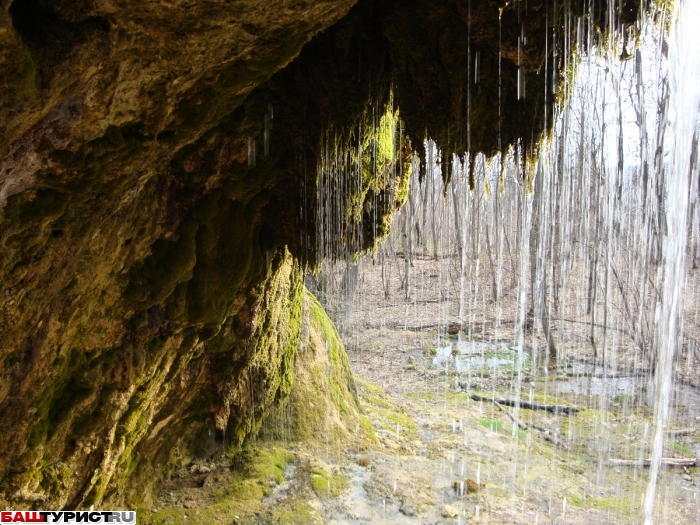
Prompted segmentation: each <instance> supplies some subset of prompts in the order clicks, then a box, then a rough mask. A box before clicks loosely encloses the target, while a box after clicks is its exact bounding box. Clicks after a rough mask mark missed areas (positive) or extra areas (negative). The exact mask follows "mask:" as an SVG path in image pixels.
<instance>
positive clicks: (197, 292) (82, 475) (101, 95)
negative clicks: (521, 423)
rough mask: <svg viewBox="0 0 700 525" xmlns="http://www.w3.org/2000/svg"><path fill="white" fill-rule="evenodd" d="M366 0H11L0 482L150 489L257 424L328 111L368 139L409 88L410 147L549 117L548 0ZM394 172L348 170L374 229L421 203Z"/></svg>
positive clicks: (4, 42)
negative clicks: (521, 89) (525, 83)
mask: <svg viewBox="0 0 700 525" xmlns="http://www.w3.org/2000/svg"><path fill="white" fill-rule="evenodd" d="M353 4H354V2H353V0H329V1H321V2H318V1H304V0H293V1H291V0H290V1H287V0H283V1H280V2H272V3H271V2H259V1H256V0H250V1H242V2H228V1H217V0H208V1H201V2H195V1H190V0H182V1H179V0H173V1H168V0H162V1H148V2H142V1H132V0H123V1H113V0H107V1H99V2H98V1H93V0H81V1H79V2H75V1H68V0H54V1H52V0H14V1H12V0H5V1H4V2H2V3H0V90H1V94H0V154H1V156H2V160H0V212H1V213H2V215H1V216H0V288H1V293H2V301H0V340H1V341H2V345H1V347H0V505H2V506H5V505H13V506H15V507H17V508H27V507H32V506H34V507H43V508H60V507H67V508H79V507H89V506H90V505H100V504H103V503H106V502H110V503H111V504H120V503H123V502H132V503H133V502H136V501H139V500H144V499H145V500H146V502H147V501H148V499H149V498H150V487H151V486H153V485H157V484H159V483H160V482H161V481H162V480H163V479H165V478H167V476H168V475H169V473H170V472H172V470H173V469H174V468H175V467H176V466H177V465H179V464H180V463H182V462H183V461H184V460H187V459H188V458H191V457H192V456H193V455H198V454H199V455H207V454H209V453H210V451H211V450H212V449H213V448H216V447H217V446H218V445H217V443H222V442H224V441H226V442H227V443H230V444H233V445H239V444H241V443H242V442H243V441H244V439H245V438H246V437H247V436H251V435H254V434H255V433H256V432H257V430H258V427H259V424H260V421H261V420H262V418H263V417H264V415H265V413H266V411H267V409H268V407H269V406H270V405H272V404H273V403H274V402H275V401H276V400H280V399H282V398H284V397H285V396H287V395H288V394H289V392H290V389H291V387H292V381H293V377H292V376H293V374H292V369H293V364H294V360H295V353H296V351H297V348H298V343H299V339H300V337H301V325H300V323H299V319H300V315H301V300H302V296H303V294H302V290H303V286H302V280H303V279H302V276H303V267H304V264H306V263H307V262H311V263H314V262H317V254H316V251H315V250H316V246H317V244H318V243H317V241H318V239H316V229H315V227H316V219H317V207H318V203H317V202H316V201H315V195H316V193H315V190H316V187H315V184H316V167H317V161H318V157H319V153H320V151H319V150H320V137H321V136H322V134H323V132H324V131H327V130H329V129H333V130H336V131H337V132H338V135H339V136H340V137H341V138H342V137H344V138H345V139H347V140H351V139H352V140H355V139H356V138H357V136H356V135H353V133H354V132H347V131H344V130H354V129H362V127H363V126H364V128H366V127H367V125H366V124H367V121H368V119H369V122H370V123H374V124H375V125H376V115H378V114H381V112H383V111H384V109H385V105H386V103H388V102H389V100H390V99H391V93H392V92H393V93H394V96H395V99H394V100H395V104H396V105H398V106H399V109H400V111H401V115H402V117H401V118H402V119H404V120H405V128H404V133H405V138H406V139H407V141H406V142H400V143H398V144H397V145H396V148H397V151H396V152H395V154H394V155H393V156H394V160H393V161H392V162H393V163H396V164H400V162H399V161H400V160H406V158H407V157H408V156H409V155H410V153H411V151H410V146H408V139H410V140H412V144H413V147H415V148H418V149H419V150H420V149H421V147H422V146H421V144H422V140H423V138H424V136H425V134H429V135H431V136H434V137H436V138H438V139H439V140H440V141H441V142H442V144H443V145H444V147H445V148H446V152H448V153H451V152H456V153H461V152H463V151H465V150H466V151H471V152H472V153H473V152H475V151H477V150H484V151H487V152H489V153H492V152H494V151H496V150H497V149H499V148H501V149H502V148H504V147H505V146H506V145H507V144H508V143H512V142H514V141H516V140H517V139H518V137H519V138H520V139H522V140H524V142H522V144H524V145H525V147H529V146H531V145H532V144H533V143H534V141H533V140H532V137H535V136H537V135H538V134H539V133H541V132H542V131H543V130H544V129H545V127H546V118H545V117H544V115H546V112H545V111H544V108H545V107H546V106H547V104H551V103H552V102H553V100H554V97H551V98H547V97H545V95H544V94H545V90H544V89H543V88H542V89H539V88H538V87H537V86H540V87H542V86H543V85H544V84H543V82H544V81H545V80H546V78H545V75H543V74H542V72H543V67H544V65H545V64H548V63H549V64H550V66H551V67H552V68H554V69H557V68H560V67H561V64H563V62H561V60H560V62H554V59H553V58H551V57H550V56H548V55H547V53H546V50H552V49H554V48H555V47H557V46H558V45H559V44H560V42H559V41H555V40H552V41H551V47H547V46H545V42H544V41H540V40H538V38H536V35H540V34H541V35H542V36H543V38H544V37H545V36H546V29H547V27H548V26H547V21H548V20H552V21H553V22H552V24H557V23H560V22H562V21H563V20H564V18H562V17H561V16H560V15H561V13H559V12H554V11H552V12H551V13H550V11H551V10H552V9H553V8H552V7H551V6H549V3H545V4H544V6H543V5H542V2H533V1H531V2H530V3H529V8H528V9H529V10H528V11H527V12H524V13H521V12H520V11H515V9H516V7H517V9H520V3H519V2H515V3H514V4H513V5H506V3H505V2H496V1H491V0H482V1H477V0H473V1H472V2H471V4H470V5H472V9H471V10H470V9H466V8H465V2H444V3H435V2H430V1H428V0H421V1H417V2H411V3H408V4H404V3H403V2H399V1H398V0H397V1H378V0H363V1H362V2H360V3H358V4H357V5H356V6H355V7H354V8H353V7H352V6H353ZM438 4H439V5H438ZM515 4H517V6H516V5H515ZM627 4H630V5H631V4H634V6H636V5H637V3H635V2H627V3H625V6H624V8H625V9H626V10H627V11H625V13H627V12H628V11H630V10H631V12H634V8H633V7H634V6H632V7H630V6H628V5H627ZM351 8H352V9H351ZM499 8H503V12H502V21H503V28H502V35H503V42H504V43H503V45H502V47H501V44H499V43H498V42H497V41H496V40H495V38H496V37H495V35H496V33H495V32H494V26H493V24H494V23H497V22H498V13H499V12H500V11H499ZM600 12H602V13H605V12H606V9H605V7H604V6H601V9H600ZM573 14H575V13H573ZM624 16H629V15H628V14H625V15H624ZM543 17H544V19H545V24H544V25H543V23H542V19H543ZM331 26H332V28H331V29H329V30H326V31H325V32H323V33H320V34H319V32H320V31H322V30H324V29H326V28H329V27H331ZM470 31H471V32H470ZM523 31H527V33H528V35H529V38H530V39H529V41H528V44H527V45H528V46H531V47H528V48H527V50H526V51H525V52H524V53H522V55H521V56H520V57H519V58H518V59H519V60H521V64H520V67H522V68H523V71H524V74H525V75H526V76H527V78H529V79H530V82H531V86H533V87H535V89H531V88H528V89H530V91H529V93H531V95H529V96H528V98H525V99H522V100H518V99H517V93H515V92H514V91H513V86H514V84H513V82H514V81H513V78H514V75H515V76H516V77H517V71H518V65H517V64H516V63H515V62H514V61H515V60H516V53H515V49H516V47H513V46H514V45H516V46H517V42H516V44H514V43H513V37H515V38H519V37H517V35H519V34H520V33H522V32H523ZM315 35H317V36H315ZM470 36H471V39H470ZM426 37H429V38H427V39H426ZM305 44H306V47H304V50H303V52H302V51H301V50H302V47H303V46H305ZM499 49H501V51H502V60H503V63H502V66H503V68H502V77H500V78H501V82H502V86H503V90H504V91H503V99H502V100H503V106H502V111H503V112H505V111H506V110H507V111H508V115H509V118H510V120H509V122H514V123H516V125H514V127H508V128H506V127H504V126H500V125H499V109H498V108H499V106H498V105H497V104H496V102H495V100H496V98H494V97H495V96H496V95H495V94H494V91H493V88H494V86H496V85H498V83H499V77H495V76H494V75H495V71H498V69H497V68H496V69H494V67H495V66H494V64H495V62H494V60H497V58H498V50H499ZM477 51H480V53H482V54H481V55H479V56H480V58H479V60H480V62H479V64H480V65H479V68H480V72H481V73H480V75H481V76H480V77H479V82H481V84H479V85H477V84H475V86H476V87H474V88H470V89H469V90H467V91H468V92H469V93H472V94H473V96H472V98H469V99H468V100H470V101H471V102H469V103H468V104H467V103H465V100H466V99H464V98H463V94H464V92H465V86H467V85H471V82H472V81H473V80H474V76H473V74H474V72H475V71H472V70H470V69H469V68H471V65H470V64H472V62H473V61H474V60H475V57H476V54H475V53H476V52H477ZM300 52H301V54H300ZM559 56H560V57H561V55H559ZM295 57H296V59H295ZM465 60H466V62H465ZM548 60H549V62H548ZM475 63H476V62H475ZM465 64H467V65H466V66H465ZM538 93H539V94H538ZM494 104H496V105H494ZM368 108H369V109H368ZM550 115H551V112H550ZM272 121H273V122H274V126H271V125H270V124H271V122H272ZM266 122H267V124H266ZM467 122H472V123H474V126H473V127H472V128H468V127H467V126H466V123H467ZM264 129H267V131H268V133H270V135H269V144H268V147H269V151H268V148H266V147H265V145H264V143H265V142H266V141H265V140H264V139H263V133H264ZM523 130H524V131H523ZM501 131H502V134H499V133H500V132H501ZM525 139H526V140H525ZM256 148H257V150H256ZM251 150H252V151H253V152H254V153H252V155H251ZM399 150H400V151H399ZM255 151H257V153H255ZM370 164H371V163H370ZM392 173H398V175H396V177H393V176H392V177H391V178H387V177H384V176H383V179H382V181H383V182H382V183H381V184H379V185H378V184H377V183H376V181H372V180H370V181H364V180H363V181H362V183H361V184H359V186H358V187H359V189H358V190H357V192H356V194H354V193H353V191H355V190H350V195H349V197H348V199H347V200H348V202H353V199H354V201H355V202H354V204H353V205H354V206H355V207H356V208H358V209H360V210H362V213H359V214H358V215H359V216H358V217H357V218H356V219H353V220H357V221H359V222H358V224H359V226H358V227H357V228H355V230H356V231H358V232H362V238H361V240H360V242H359V244H358V247H359V248H364V249H366V248H371V247H372V246H373V245H374V242H375V241H376V238H377V237H378V236H380V235H381V234H385V233H386V228H388V226H387V225H388V224H389V221H388V220H385V219H386V217H388V216H389V215H390V214H391V213H392V211H393V210H394V209H395V208H396V206H398V205H400V204H401V196H400V195H399V193H400V192H399V191H398V188H400V186H401V181H400V179H401V177H405V176H406V173H404V172H402V171H401V170H398V171H392ZM375 176H376V174H375ZM394 179H395V180H394ZM370 186H371V188H372V190H371V191H369V189H368V188H369V187H370ZM345 191H347V189H344V188H338V192H337V194H335V193H333V194H332V195H334V196H335V197H338V196H343V195H344V194H343V192H345ZM345 196H347V195H345ZM373 206H374V207H373ZM375 210H378V212H376V211H375ZM370 221H371V223H370ZM378 223H381V224H383V225H384V226H383V227H382V228H383V229H382V230H381V231H378V230H377V226H376V225H377V224H378ZM340 234H342V232H340ZM332 255H333V254H332ZM337 255H340V254H337ZM343 255H347V254H343Z"/></svg>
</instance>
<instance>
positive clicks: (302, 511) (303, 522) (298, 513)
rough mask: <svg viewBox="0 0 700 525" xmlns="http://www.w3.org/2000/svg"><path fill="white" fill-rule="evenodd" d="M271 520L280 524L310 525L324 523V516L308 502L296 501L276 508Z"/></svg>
mask: <svg viewBox="0 0 700 525" xmlns="http://www.w3.org/2000/svg"><path fill="white" fill-rule="evenodd" d="M270 521H271V522H272V523H278V524H279V525H308V524H312V523H323V518H322V517H321V516H320V515H319V513H318V512H317V511H316V510H315V509H314V508H313V507H311V505H310V504H309V503H308V502H306V501H294V502H293V503H292V504H291V505H288V506H287V505H285V506H283V507H278V508H276V509H274V510H273V511H272V515H271V517H270Z"/></svg>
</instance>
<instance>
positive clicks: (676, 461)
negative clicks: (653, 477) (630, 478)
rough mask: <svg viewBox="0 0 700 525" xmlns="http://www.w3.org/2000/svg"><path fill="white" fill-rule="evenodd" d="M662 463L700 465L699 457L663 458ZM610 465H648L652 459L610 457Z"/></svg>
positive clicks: (669, 464) (675, 465) (670, 465)
mask: <svg viewBox="0 0 700 525" xmlns="http://www.w3.org/2000/svg"><path fill="white" fill-rule="evenodd" d="M661 464H662V465H665V466H667V467H695V466H699V465H700V460H698V459H697V458H661ZM608 465H612V466H620V467H648V466H650V465H651V460H650V459H609V460H608Z"/></svg>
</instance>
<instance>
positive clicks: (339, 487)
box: [311, 468, 348, 498]
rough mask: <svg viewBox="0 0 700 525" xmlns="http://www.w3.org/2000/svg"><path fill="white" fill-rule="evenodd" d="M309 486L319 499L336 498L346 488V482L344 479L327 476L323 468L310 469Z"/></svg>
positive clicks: (331, 475)
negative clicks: (310, 485)
mask: <svg viewBox="0 0 700 525" xmlns="http://www.w3.org/2000/svg"><path fill="white" fill-rule="evenodd" d="M311 484H312V486H313V488H314V491H315V492H316V494H318V496H319V497H321V498H330V497H332V498H335V497H338V496H340V495H341V494H342V493H343V491H344V490H345V489H346V488H347V486H348V482H347V480H346V479H345V478H344V477H342V476H335V475H333V474H329V473H328V471H327V470H325V469H323V468H314V469H312V471H311Z"/></svg>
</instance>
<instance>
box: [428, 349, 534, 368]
mask: <svg viewBox="0 0 700 525" xmlns="http://www.w3.org/2000/svg"><path fill="white" fill-rule="evenodd" d="M529 357H530V356H529V354H528V353H527V352H525V353H524V360H525V361H527V360H528V359H529ZM517 359H518V351H517V350H516V349H514V348H512V347H510V346H508V345H506V344H504V343H495V344H494V343H489V342H485V341H453V342H452V343H450V344H449V345H447V346H441V347H440V348H438V349H437V353H436V355H435V357H434V358H433V365H435V366H436V367H443V368H454V369H455V370H456V371H457V372H468V371H470V370H493V369H496V368H501V367H506V366H515V365H516V364H517Z"/></svg>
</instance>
